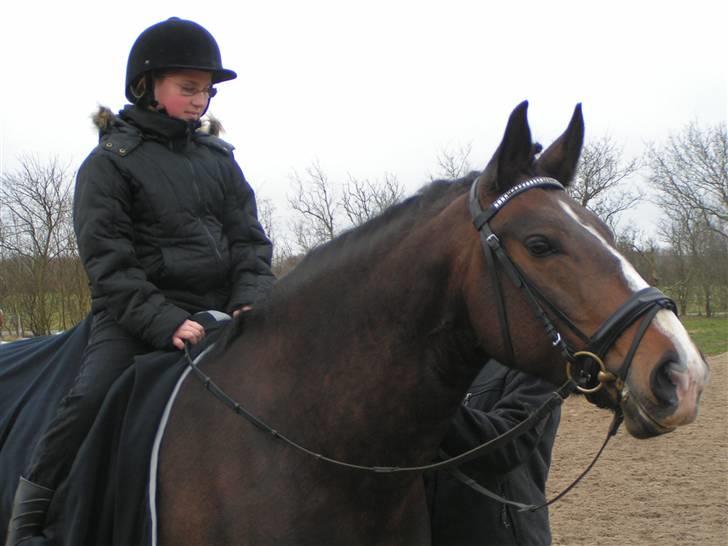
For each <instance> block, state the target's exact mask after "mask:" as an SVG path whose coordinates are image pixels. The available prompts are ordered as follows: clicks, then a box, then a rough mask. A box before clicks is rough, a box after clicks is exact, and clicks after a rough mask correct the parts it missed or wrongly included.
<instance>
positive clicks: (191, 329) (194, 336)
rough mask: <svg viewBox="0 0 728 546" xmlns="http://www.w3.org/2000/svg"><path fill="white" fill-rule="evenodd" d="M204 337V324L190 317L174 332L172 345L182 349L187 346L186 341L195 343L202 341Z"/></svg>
mask: <svg viewBox="0 0 728 546" xmlns="http://www.w3.org/2000/svg"><path fill="white" fill-rule="evenodd" d="M203 337H205V329H204V328H203V327H202V325H201V324H200V323H199V322H195V321H194V320H189V319H188V320H185V321H184V322H183V323H182V324H180V326H179V328H177V330H175V332H174V334H172V345H174V346H175V347H176V348H177V349H179V350H180V351H181V350H183V349H184V348H185V341H189V342H190V343H191V344H192V345H195V344H197V343H199V342H200V341H202V338H203Z"/></svg>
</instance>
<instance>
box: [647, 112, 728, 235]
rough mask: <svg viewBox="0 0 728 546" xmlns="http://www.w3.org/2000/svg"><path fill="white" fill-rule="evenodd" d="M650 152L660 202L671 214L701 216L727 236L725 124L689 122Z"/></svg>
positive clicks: (727, 139)
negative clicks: (703, 124)
mask: <svg viewBox="0 0 728 546" xmlns="http://www.w3.org/2000/svg"><path fill="white" fill-rule="evenodd" d="M647 156H648V159H649V165H650V169H651V171H652V172H651V174H650V182H651V183H652V186H653V187H654V188H655V190H657V192H658V197H657V203H658V204H659V205H660V206H661V207H662V208H663V209H664V210H665V212H667V214H668V216H670V217H674V216H677V217H680V218H685V216H686V215H688V216H691V217H692V218H693V220H692V221H693V222H697V220H698V219H700V220H702V225H704V226H705V227H706V228H707V229H709V230H711V231H713V232H715V233H717V234H718V235H719V236H721V237H725V238H728V229H727V227H728V132H727V131H726V124H725V123H721V124H718V125H715V126H712V127H707V128H702V127H700V126H698V124H697V123H695V122H693V123H690V124H688V125H687V126H686V127H685V128H684V129H683V130H682V131H681V132H680V133H678V134H676V135H670V136H669V137H668V139H667V141H666V142H665V143H664V144H663V145H662V146H659V147H658V146H655V145H654V144H653V145H651V146H650V147H649V149H648V152H647Z"/></svg>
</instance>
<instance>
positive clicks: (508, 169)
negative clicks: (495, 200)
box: [480, 101, 533, 193]
mask: <svg viewBox="0 0 728 546" xmlns="http://www.w3.org/2000/svg"><path fill="white" fill-rule="evenodd" d="M527 111H528V101H523V102H522V103H521V104H519V105H518V106H516V108H515V109H514V110H513V112H511V115H510V117H509V118H508V125H506V131H505V134H504V135H503V140H502V141H501V143H500V145H499V146H498V149H497V150H496V151H495V154H493V157H492V158H491V160H490V161H489V162H488V165H487V166H486V167H485V170H484V171H483V174H481V175H480V179H481V187H482V188H483V190H484V191H485V192H486V193H502V192H504V191H506V190H507V189H509V188H510V187H512V186H514V185H515V184H516V183H517V182H518V181H519V175H521V176H522V175H523V174H524V173H528V171H529V168H530V165H531V159H532V157H533V144H532V143H531V129H529V127H528V118H527Z"/></svg>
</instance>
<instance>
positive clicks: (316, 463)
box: [157, 103, 708, 546]
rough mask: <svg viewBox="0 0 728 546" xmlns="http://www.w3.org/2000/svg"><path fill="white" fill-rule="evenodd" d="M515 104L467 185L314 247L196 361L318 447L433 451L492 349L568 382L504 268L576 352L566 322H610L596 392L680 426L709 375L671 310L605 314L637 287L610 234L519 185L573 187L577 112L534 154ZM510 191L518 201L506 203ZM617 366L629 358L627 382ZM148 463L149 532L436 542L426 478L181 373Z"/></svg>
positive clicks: (639, 418) (320, 437)
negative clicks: (220, 344)
mask: <svg viewBox="0 0 728 546" xmlns="http://www.w3.org/2000/svg"><path fill="white" fill-rule="evenodd" d="M526 108H527V104H526V103H523V104H521V105H520V106H518V107H517V108H516V109H515V110H514V112H513V113H512V114H511V117H510V119H509V122H508V125H507V128H506V131H505V135H504V138H503V141H502V143H501V144H500V146H499V148H498V149H497V151H496V153H495V155H494V156H493V158H492V159H491V161H490V163H489V164H488V166H487V167H486V169H485V171H484V172H483V173H482V174H480V175H479V176H477V178H476V175H472V176H470V177H467V178H465V179H463V180H460V181H455V182H450V183H445V182H438V183H434V184H432V185H431V186H430V187H428V188H426V189H425V190H423V191H422V192H421V193H420V194H419V195H417V196H415V197H413V198H411V199H409V200H407V201H405V202H403V203H401V204H399V205H397V206H395V207H393V208H392V209H390V210H388V211H387V212H385V213H384V214H383V215H382V216H380V217H378V218H376V219H374V220H372V221H371V222H370V223H368V224H366V225H364V226H362V227H360V228H358V229H354V230H352V231H350V232H348V233H346V234H344V235H342V236H341V237H339V238H338V239H337V240H335V241H333V242H331V243H329V244H327V245H325V246H323V247H321V248H319V249H317V250H315V251H313V252H312V253H311V254H310V255H309V256H308V257H307V258H306V259H305V260H304V261H303V262H302V263H301V264H300V265H299V266H298V267H297V268H296V269H295V270H294V271H293V272H291V273H290V274H289V275H288V276H286V277H284V278H282V279H281V280H280V281H279V283H278V285H277V286H276V288H275V290H274V292H273V294H272V297H271V298H270V300H269V301H268V302H267V303H266V304H264V305H261V306H259V307H258V308H256V309H255V310H254V311H253V312H252V313H251V314H250V316H248V317H246V318H245V320H244V322H243V321H238V322H237V323H236V324H235V325H233V326H234V328H233V330H235V331H234V332H231V333H230V337H229V339H227V340H226V343H225V347H224V350H222V349H221V350H218V351H217V352H216V353H214V354H211V355H210V356H209V357H208V358H206V359H203V361H202V365H201V366H202V369H204V371H205V373H207V374H209V375H210V376H211V377H212V378H213V379H214V381H215V382H216V383H217V384H218V385H220V386H221V387H222V388H223V389H224V390H225V391H226V392H227V393H228V394H229V395H230V396H232V397H233V398H234V399H235V400H237V401H238V402H239V403H240V404H241V405H242V406H244V407H245V408H246V409H247V410H248V411H250V412H252V413H253V414H255V415H257V416H258V417H260V418H261V419H262V420H263V421H265V422H266V423H268V424H270V425H271V426H273V427H274V428H276V429H277V430H279V431H280V432H281V433H282V434H285V435H287V436H288V437H289V438H292V439H294V440H295V441H297V442H298V443H299V444H302V445H304V446H305V447H306V448H308V449H310V450H313V451H315V452H317V453H321V454H324V455H326V456H328V457H332V458H335V459H339V460H342V461H346V462H348V463H354V464H358V465H368V466H371V465H388V466H406V465H422V464H426V463H428V462H431V461H433V460H434V459H435V458H436V455H437V449H438V445H439V443H440V440H441V438H442V437H443V435H444V434H445V431H446V429H447V428H448V425H449V420H450V417H451V416H452V415H453V414H454V412H455V410H456V408H457V405H458V403H459V402H460V400H461V398H462V396H463V394H464V393H465V391H466V389H467V387H468V386H469V384H470V382H471V380H472V379H473V378H474V376H475V375H476V373H477V372H478V369H479V367H480V366H482V364H483V363H484V362H485V360H486V359H487V358H488V357H494V358H496V359H498V360H500V361H501V362H504V363H505V364H507V365H508V366H512V367H517V368H519V369H521V370H524V371H527V372H530V373H534V374H536V375H539V376H541V377H544V378H547V379H549V380H551V381H552V382H554V383H555V384H558V383H561V382H563V381H564V380H565V378H566V372H565V367H564V357H563V355H562V352H561V351H560V350H558V348H555V347H554V344H553V343H552V340H551V339H550V338H551V337H552V336H550V335H549V336H547V335H546V334H545V333H544V331H543V330H544V329H543V324H542V319H540V318H538V317H536V316H535V314H534V312H533V310H532V307H533V301H531V300H529V298H528V297H526V296H525V295H524V293H523V291H522V290H520V289H519V288H517V286H516V283H514V282H511V280H509V277H508V275H507V274H508V272H509V271H510V270H511V269H515V270H518V271H519V272H520V273H521V274H522V275H523V277H524V278H527V279H529V280H530V283H531V287H532V288H533V290H537V291H538V292H539V294H540V296H539V297H538V299H539V300H541V299H543V300H544V301H546V300H547V301H549V302H551V304H550V305H549V306H547V307H546V309H547V312H546V314H547V315H548V316H550V317H551V318H550V321H551V322H552V323H554V324H555V325H556V327H557V328H560V329H561V331H562V333H563V337H564V338H565V341H566V342H567V343H568V345H569V346H572V347H573V348H575V349H583V348H585V346H586V344H585V341H584V340H583V339H582V338H583V337H584V336H583V335H579V334H578V333H579V332H587V333H595V332H598V331H599V330H600V328H601V327H602V326H603V325H604V324H605V322H610V323H614V322H617V323H620V324H621V327H620V328H619V331H618V332H617V333H616V334H614V329H613V328H611V327H610V328H609V329H610V332H611V333H612V334H614V335H607V336H606V338H607V340H608V343H607V346H605V349H604V351H603V352H604V354H605V355H606V356H605V358H604V365H605V369H604V370H602V374H603V375H605V376H610V374H611V372H613V373H614V375H611V381H607V383H606V387H605V389H603V390H604V391H605V392H606V393H607V395H606V396H605V397H603V399H602V400H601V402H602V403H608V401H609V400H612V401H615V400H616V401H618V402H619V403H620V404H621V406H622V409H623V410H624V414H625V416H626V424H627V427H628V429H629V430H630V431H631V432H632V433H633V434H635V435H637V436H642V437H645V436H651V435H655V434H659V433H662V432H666V431H669V430H672V429H674V428H675V427H678V426H680V425H684V424H687V423H690V422H691V421H693V419H694V418H695V416H696V413H697V409H698V402H699V398H700V395H701V392H702V389H703V386H704V385H705V383H706V381H707V375H708V372H707V366H706V364H705V361H704V359H703V358H702V357H701V355H700V353H699V351H698V350H697V349H696V348H695V346H694V345H693V343H692V342H691V341H690V339H689V338H688V336H687V334H686V332H685V330H684V329H683V327H682V326H681V324H680V322H679V321H678V319H677V318H676V317H675V315H674V314H673V313H672V311H670V310H668V309H663V308H661V307H660V308H654V313H656V315H655V318H654V319H652V316H653V315H654V313H652V314H650V316H649V317H648V319H647V320H646V321H645V320H643V321H634V320H628V321H625V320H624V317H621V318H618V319H614V318H613V317H615V316H618V315H624V314H625V313H622V312H621V310H623V309H624V308H623V304H624V303H625V302H634V300H635V297H634V294H635V293H638V292H639V291H640V290H642V289H644V288H646V287H647V285H646V283H645V282H644V281H643V280H642V279H641V278H640V277H639V275H638V274H637V273H636V272H635V270H634V269H633V268H632V267H631V266H630V265H629V264H628V263H627V262H626V261H625V260H624V258H622V257H621V256H620V254H619V253H618V252H617V251H616V250H615V248H614V241H613V238H612V235H611V234H610V232H609V230H608V229H607V227H606V226H605V225H604V224H603V223H602V222H600V221H599V220H598V219H597V218H596V217H595V216H594V215H593V214H591V213H590V212H588V211H587V210H585V209H583V208H582V207H580V206H578V205H577V204H576V203H575V202H574V201H572V200H571V199H570V198H569V197H568V196H567V195H566V193H565V192H563V191H559V189H558V187H557V185H556V183H555V181H552V182H547V183H546V184H545V186H539V185H538V184H532V183H530V182H527V183H526V185H525V186H523V185H522V183H523V182H526V181H533V180H534V177H549V178H550V179H556V180H558V181H560V182H561V183H562V184H564V185H565V184H568V182H569V181H570V180H571V178H572V177H573V174H574V171H575V168H576V165H577V161H578V158H579V153H580V150H581V145H582V140H583V121H582V117H581V109H580V107H577V109H576V111H575V113H574V116H573V118H572V120H571V123H570V124H569V127H568V129H567V130H566V132H565V133H564V134H563V135H562V136H561V137H560V138H559V139H558V140H556V141H555V142H554V143H553V144H552V145H551V146H550V147H549V148H548V149H547V150H546V151H545V152H543V153H542V154H541V155H540V156H538V157H537V155H535V154H536V152H538V150H539V148H538V147H535V146H534V145H533V143H532V142H531V135H530V130H529V127H528V122H527V120H526ZM538 180H542V179H538ZM474 184H477V185H476V186H475V188H474V190H473V191H474V200H475V201H476V202H477V206H476V209H478V208H480V207H485V208H488V207H489V206H490V205H491V204H493V203H495V205H496V206H497V207H500V205H501V204H503V203H506V204H505V205H504V206H503V207H502V210H500V208H497V209H493V210H497V212H498V214H497V215H495V216H493V217H492V219H491V220H490V222H489V224H488V226H489V228H490V229H492V232H493V233H494V234H496V235H497V238H496V240H499V241H500V245H501V248H502V249H505V253H506V254H507V256H509V257H510V259H511V260H512V265H511V266H510V267H509V266H507V265H505V264H502V263H499V264H498V265H497V266H496V269H495V270H493V269H490V268H489V267H488V266H487V261H486V258H485V256H484V251H483V245H482V244H481V237H480V235H479V233H478V230H477V229H475V228H474V227H473V222H472V218H471V214H470V212H469V199H468V190H469V189H470V188H471V187H472V186H473V185H474ZM519 184H521V185H519ZM530 185H533V186H535V187H531V188H530V189H528V191H522V190H525V189H527V188H529V187H530ZM509 190H512V191H513V193H514V194H516V193H517V195H510V196H508V198H500V200H499V196H502V195H503V194H504V193H506V192H508V191H509ZM493 241H494V240H493V239H492V238H488V242H489V244H490V243H492V242H493ZM494 271H498V272H499V274H500V275H499V277H500V280H495V279H494ZM498 287H499V288H498ZM501 291H502V299H503V301H504V302H505V304H504V312H503V313H502V315H503V316H504V317H507V318H506V319H505V322H504V323H500V321H499V320H498V316H500V315H501V313H499V311H498V309H497V307H498V303H497V302H498V301H499V299H500V298H501V293H500V292H501ZM630 306H631V304H630ZM628 311H629V310H628ZM626 314H630V313H626ZM610 319H611V320H610ZM567 323H568V324H567ZM564 326H568V329H564V328H563V327H564ZM504 329H505V330H507V331H504ZM617 334H621V335H617ZM587 337H589V336H587ZM557 345H558V343H557ZM561 345H562V347H563V345H564V341H562V342H561ZM625 360H630V361H631V367H629V369H628V371H625V369H622V370H621V372H622V374H623V375H622V374H621V373H620V368H623V367H622V363H623V361H625ZM617 375H619V376H620V378H621V379H616V378H615V376H617ZM622 379H623V380H624V381H622ZM605 400H606V401H605ZM159 461H160V464H159V471H158V477H159V486H158V487H159V489H158V495H157V504H158V514H157V517H158V522H159V523H158V531H157V537H158V538H157V540H158V543H159V544H162V545H172V544H173V545H175V546H181V545H200V544H205V545H240V544H251V545H267V544H286V545H292V544H295V545H322V544H337V545H340V544H346V545H372V544H377V545H388V544H392V545H394V544H398V545H399V544H412V545H422V544H428V543H429V523H428V515H427V509H426V506H425V500H424V490H423V485H422V479H421V475H420V474H417V473H412V472H404V473H392V474H385V473H376V472H366V471H361V470H354V469H347V468H342V467H339V466H336V465H333V464H330V463H328V462H325V461H322V460H318V459H317V458H315V457H311V456H309V455H307V454H305V453H302V452H301V451H299V450H296V449H293V448H292V447H290V446H289V445H287V444H285V443H283V442H281V441H279V440H277V439H276V438H275V437H274V436H272V435H271V434H269V433H265V432H263V431H261V430H259V429H258V428H256V427H255V426H253V425H251V424H250V423H249V422H248V421H246V420H243V419H241V418H240V416H239V415H236V413H235V412H233V411H231V410H230V408H228V407H227V406H226V405H224V404H223V403H221V402H220V400H218V399H216V398H215V397H213V396H212V395H211V394H210V393H209V392H207V391H206V390H205V389H204V388H203V385H202V383H201V382H199V381H197V380H196V379H195V378H194V377H188V378H187V379H186V380H185V381H184V382H183V383H181V387H180V391H179V395H178V397H177V399H176V401H175V403H174V405H173V407H172V410H171V414H170V417H169V421H168V424H167V428H166V433H165V435H164V439H163V440H162V443H161V449H160V455H159Z"/></svg>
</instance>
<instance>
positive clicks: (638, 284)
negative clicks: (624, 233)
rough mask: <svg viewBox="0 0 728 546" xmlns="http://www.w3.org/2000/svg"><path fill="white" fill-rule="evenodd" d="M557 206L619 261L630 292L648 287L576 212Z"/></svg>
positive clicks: (562, 202)
mask: <svg viewBox="0 0 728 546" xmlns="http://www.w3.org/2000/svg"><path fill="white" fill-rule="evenodd" d="M559 205H561V208H562V209H564V212H566V214H568V215H569V216H570V217H571V218H573V219H574V220H575V221H576V222H577V223H578V224H579V225H580V226H581V227H583V228H584V229H585V230H587V231H588V232H589V233H591V234H592V235H593V236H594V237H595V238H596V239H597V240H598V241H599V242H600V243H602V245H604V248H606V249H607V251H608V252H610V253H611V254H612V255H613V256H614V257H615V258H617V260H618V261H619V266H620V268H621V269H622V277H624V280H625V281H627V285H628V286H629V288H630V289H631V290H632V291H634V292H637V291H638V290H642V289H643V288H647V287H648V286H649V285H648V284H647V281H645V280H644V279H643V278H642V277H641V276H640V274H639V273H637V270H636V269H635V268H634V267H633V266H632V264H631V263H629V262H628V261H627V259H626V258H625V257H624V256H622V255H621V254H620V253H619V251H618V250H617V249H616V248H614V247H613V246H612V245H610V244H609V243H608V242H607V240H606V239H605V238H604V237H602V235H601V234H600V233H599V232H598V231H597V230H596V229H594V228H593V227H592V226H590V225H587V224H585V223H584V222H582V220H581V218H579V216H577V214H576V212H574V210H573V209H572V208H571V207H570V206H569V204H568V203H565V202H564V201H559Z"/></svg>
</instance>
